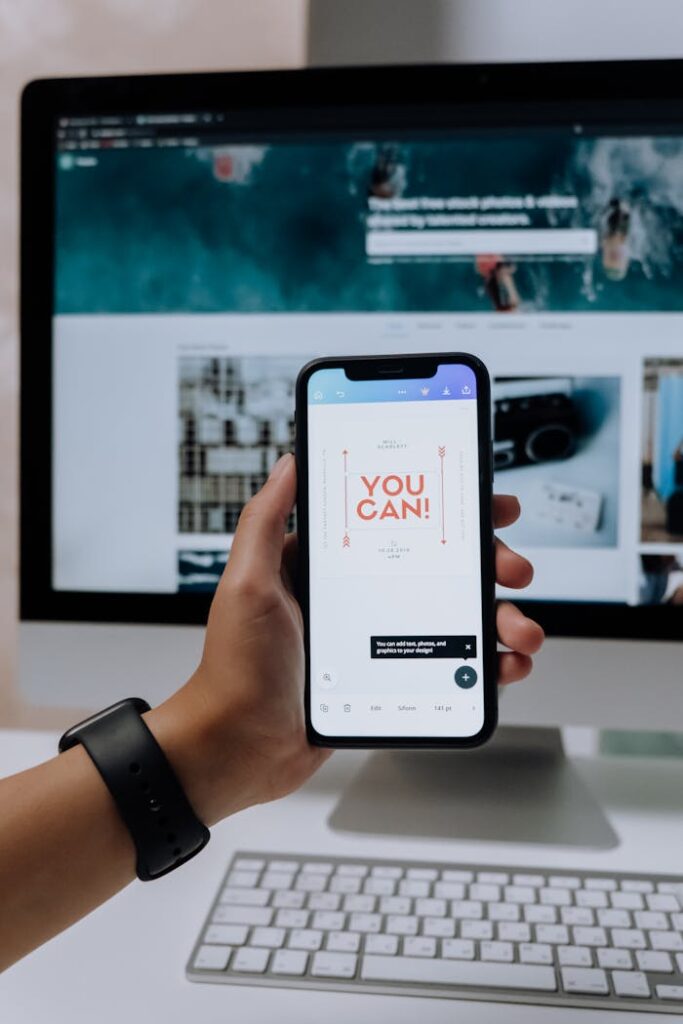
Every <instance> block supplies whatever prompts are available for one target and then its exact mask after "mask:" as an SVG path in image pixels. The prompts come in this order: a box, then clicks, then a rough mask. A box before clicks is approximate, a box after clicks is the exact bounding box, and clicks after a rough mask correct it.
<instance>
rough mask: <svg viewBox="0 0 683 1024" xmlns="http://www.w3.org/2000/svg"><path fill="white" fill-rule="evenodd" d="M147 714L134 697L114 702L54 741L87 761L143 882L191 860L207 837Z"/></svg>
mask: <svg viewBox="0 0 683 1024" xmlns="http://www.w3.org/2000/svg"><path fill="white" fill-rule="evenodd" d="M149 710H150V707H149V704H147V702H146V701H144V700H141V699H140V698H139V697H132V698H129V699H127V700H122V701H119V702H118V703H117V704H112V706H111V707H109V708H105V710H104V711H100V712H99V713H98V714H96V715H93V717H92V718H88V719H86V720H85V721H84V722H80V723H79V724H78V725H75V726H74V727H73V728H71V729H69V730H68V732H65V733H64V735H63V736H62V738H61V740H60V741H59V751H60V753H62V752H63V751H65V750H68V749H69V748H70V747H73V746H75V745H76V744H77V743H80V744H82V746H84V747H85V749H86V750H87V752H88V754H89V755H90V757H91V759H92V761H93V762H94V764H95V767H96V768H97V770H98V772H99V773H100V775H101V776H102V778H103V779H104V781H105V783H106V785H107V787H108V789H109V791H110V793H111V795H112V797H113V798H114V801H115V803H116V806H117V808H118V811H119V814H120V815H121V817H122V818H123V821H124V822H125V824H126V827H127V828H128V831H129V832H130V834H131V836H132V838H133V842H134V843H135V849H136V851H137V864H136V870H137V875H138V878H140V879H142V881H143V882H147V881H150V880H151V879H154V878H160V877H161V875H165V874H167V873H168V872H169V871H173V869H174V868H177V867H179V866H180V865H181V864H184V863H185V861H188V860H190V858H191V857H194V856H195V854H197V853H199V851H200V850H201V849H203V848H204V847H205V846H206V844H207V843H208V841H209V837H210V833H209V830H208V828H206V826H205V825H203V824H202V822H201V821H199V819H198V818H197V816H196V814H195V813H194V811H193V810H192V807H191V806H190V803H189V801H188V799H187V797H186V796H185V793H184V792H183V789H182V786H181V785H180V783H179V782H178V779H177V778H176V776H175V774H174V772H173V769H172V768H171V766H170V764H169V763H168V760H167V758H166V755H165V754H164V752H163V750H162V749H161V747H160V746H159V744H158V743H157V741H156V739H155V738H154V736H153V735H152V733H151V732H150V730H149V728H148V727H147V724H146V722H145V720H144V719H143V718H142V717H141V716H142V714H143V712H145V711H149Z"/></svg>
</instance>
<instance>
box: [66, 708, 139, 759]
mask: <svg viewBox="0 0 683 1024" xmlns="http://www.w3.org/2000/svg"><path fill="white" fill-rule="evenodd" d="M126 704H128V705H129V706H130V707H132V708H134V709H135V710H136V711H137V712H138V714H140V715H142V714H144V712H145V711H149V710H150V706H149V704H148V703H147V701H146V700H143V699H142V697H126V698H125V699H124V700H117V702H116V704H111V705H110V706H109V707H108V708H104V709H103V710H102V711H96V712H95V714H94V715H91V716H90V718H84V719H83V721H82V722H78V724H77V725H72V726H71V728H70V729H67V730H66V732H65V733H64V735H63V736H62V738H61V739H60V741H59V748H58V749H59V753H60V754H63V753H64V751H65V750H69V749H70V748H71V747H74V746H75V745H76V744H77V743H78V742H80V739H79V737H80V733H81V732H82V731H83V730H84V729H87V728H88V727H89V726H91V725H94V724H95V722H100V721H101V720H102V719H103V718H107V717H108V716H109V715H113V714H114V713H115V712H116V711H118V710H119V708H122V707H124V706H125V705H126Z"/></svg>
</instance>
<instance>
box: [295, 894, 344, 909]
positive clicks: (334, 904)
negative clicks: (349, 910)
mask: <svg viewBox="0 0 683 1024" xmlns="http://www.w3.org/2000/svg"><path fill="white" fill-rule="evenodd" d="M302 895H303V893H302ZM341 901H342V898H341V896H340V895H339V893H337V892H312V893H311V894H310V895H309V897H308V903H307V904H306V906H307V907H308V909H309V910H339V907H340V906H341Z"/></svg>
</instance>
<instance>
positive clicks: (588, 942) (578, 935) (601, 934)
mask: <svg viewBox="0 0 683 1024" xmlns="http://www.w3.org/2000/svg"><path fill="white" fill-rule="evenodd" d="M572 930H573V933H574V943H575V945H577V946H606V945H607V932H606V931H605V929H604V928H582V927H580V926H578V927H576V928H574V929H572Z"/></svg>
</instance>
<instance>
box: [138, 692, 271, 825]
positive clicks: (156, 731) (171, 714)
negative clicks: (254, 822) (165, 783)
mask: <svg viewBox="0 0 683 1024" xmlns="http://www.w3.org/2000/svg"><path fill="white" fill-rule="evenodd" d="M195 689H196V680H195V678H194V677H193V678H192V679H191V680H190V681H189V682H188V683H187V684H186V685H185V686H184V687H183V688H182V689H180V690H179V691H178V692H177V693H175V694H173V696H172V697H170V698H169V699H168V700H166V701H164V703H163V704H160V705H158V707H155V708H153V709H152V710H151V711H148V712H147V713H146V714H145V715H144V719H145V721H146V723H147V725H148V727H149V729H150V730H151V732H152V733H153V735H154V738H155V739H156V741H157V743H158V744H159V746H160V747H161V749H162V750H163V751H164V753H165V755H166V757H167V758H168V761H169V763H170V764H171V767H172V768H173V771H174V772H175V774H176V776H177V778H178V781H179V782H180V785H181V786H182V787H183V790H184V791H185V795H186V797H187V799H188V800H189V802H190V805H191V806H192V809H193V810H194V812H195V814H196V815H197V817H198V818H199V819H200V821H202V822H203V823H204V824H205V825H206V826H207V827H209V828H210V827H211V826H212V825H215V824H216V822H218V821H220V820H221V819H222V818H225V817H227V816H228V815H229V814H234V813H235V812H236V811H239V810H243V809H244V808H245V807H248V806H249V805H250V804H251V803H255V802H256V798H254V799H252V798H250V796H249V788H248V784H247V782H248V777H247V778H243V776H244V775H245V773H244V771H243V770H242V767H241V765H240V756H239V750H238V744H237V741H236V737H234V736H232V737H231V735H230V733H231V730H230V729H229V727H228V728H226V722H225V718H226V717H227V720H228V722H229V721H230V720H231V719H232V720H234V716H232V715H230V713H229V712H228V713H227V716H226V713H225V712H222V714H221V721H220V722H218V721H217V720H216V716H214V715H212V714H211V713H210V712H209V711H208V709H207V708H206V706H205V704H204V702H203V701H202V700H201V699H198V695H197V694H196V693H195V692H194V690H195Z"/></svg>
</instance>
